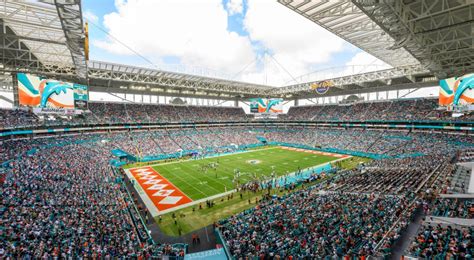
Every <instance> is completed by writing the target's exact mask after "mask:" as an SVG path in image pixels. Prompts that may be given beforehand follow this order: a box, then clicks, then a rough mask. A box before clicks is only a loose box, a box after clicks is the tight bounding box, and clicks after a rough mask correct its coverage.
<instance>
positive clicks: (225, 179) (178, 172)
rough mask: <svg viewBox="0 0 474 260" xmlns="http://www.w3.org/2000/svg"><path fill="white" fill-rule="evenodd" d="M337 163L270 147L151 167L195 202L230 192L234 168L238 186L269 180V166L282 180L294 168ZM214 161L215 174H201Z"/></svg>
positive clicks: (320, 157) (316, 156)
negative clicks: (204, 167) (261, 177)
mask: <svg viewBox="0 0 474 260" xmlns="http://www.w3.org/2000/svg"><path fill="white" fill-rule="evenodd" d="M337 159H338V158H336V157H333V156H325V155H315V154H312V153H306V152H297V151H291V150H286V149H282V148H279V147H270V148H264V149H259V150H254V151H249V152H245V153H237V154H232V155H225V156H219V157H214V158H207V159H201V160H189V161H184V162H171V163H163V164H159V165H155V166H152V167H153V169H155V170H156V171H157V172H158V173H159V174H160V175H161V176H163V177H165V178H166V179H168V180H169V181H170V182H171V183H173V184H174V185H175V186H176V187H177V188H179V189H180V190H181V191H182V192H184V193H185V194H186V195H187V196H188V197H190V198H191V199H192V200H199V199H203V198H207V197H210V196H213V195H216V194H220V193H224V192H225V191H226V187H227V191H230V190H232V189H234V188H235V187H234V184H233V182H232V180H233V179H234V169H236V168H238V169H239V170H240V172H241V173H240V178H239V181H240V183H246V182H248V181H251V180H253V178H254V174H256V175H257V178H259V177H260V176H262V175H263V176H268V177H270V175H271V172H272V166H274V167H275V173H276V175H277V176H282V175H286V174H287V173H291V172H295V171H297V170H298V167H300V168H301V169H304V168H308V167H312V166H316V165H319V164H323V163H327V162H330V161H334V160H337ZM250 160H258V161H259V163H258V164H250V163H249V162H248V161H250ZM217 161H218V162H219V166H218V167H217V170H214V169H209V170H208V171H207V172H203V171H202V170H201V169H202V166H204V165H208V164H209V163H213V162H217ZM216 176H217V178H216Z"/></svg>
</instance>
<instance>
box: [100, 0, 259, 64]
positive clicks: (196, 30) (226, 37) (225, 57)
mask: <svg viewBox="0 0 474 260" xmlns="http://www.w3.org/2000/svg"><path fill="white" fill-rule="evenodd" d="M115 5H116V8H117V12H113V13H110V14H107V15H105V16H104V25H105V27H106V28H107V30H108V31H109V33H110V34H111V35H113V37H115V38H117V39H119V40H120V41H121V42H123V43H125V44H126V45H127V46H129V47H131V48H132V49H133V50H135V51H137V52H138V53H140V54H142V55H144V56H146V57H147V58H149V59H151V60H153V61H154V62H157V63H159V62H160V61H161V60H162V59H163V58H165V57H177V58H179V60H180V61H181V63H182V64H185V65H188V66H202V67H205V68H209V69H215V70H219V71H223V72H228V73H235V71H238V70H239V69H240V68H241V67H242V66H243V65H242V64H247V63H249V62H251V61H252V60H254V58H255V56H254V55H255V54H254V52H253V49H252V45H251V42H250V40H249V39H248V37H244V36H240V35H238V34H237V33H235V32H229V31H227V18H228V17H227V12H226V10H225V8H224V6H223V5H222V2H221V1H220V0H128V1H124V0H116V2H115ZM93 44H94V45H95V46H97V47H99V48H102V49H105V50H107V51H109V52H112V53H114V54H119V55H135V54H134V53H133V52H131V51H129V50H128V49H127V48H125V47H124V46H123V45H121V44H120V43H118V42H116V41H114V40H112V39H108V40H107V41H94V42H93Z"/></svg>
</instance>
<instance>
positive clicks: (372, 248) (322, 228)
mask: <svg viewBox="0 0 474 260" xmlns="http://www.w3.org/2000/svg"><path fill="white" fill-rule="evenodd" d="M413 210H414V207H413V205H412V204H411V202H410V200H408V199H406V198H404V197H398V196H377V195H373V194H367V195H361V194H342V193H328V194H319V193H318V192H317V190H315V189H308V190H303V191H299V192H296V193H292V194H290V195H286V196H283V197H281V198H273V199H270V200H268V201H264V202H262V203H260V204H259V205H258V206H257V207H255V208H253V209H250V210H247V211H245V212H243V213H240V214H237V215H234V216H232V217H230V218H228V219H225V220H223V221H221V222H220V223H219V224H220V230H221V232H222V234H223V236H224V238H225V240H226V243H227V244H228V246H229V248H230V251H231V254H232V255H233V256H235V257H236V258H241V259H252V258H260V259H267V258H275V259H302V258H308V259H314V258H317V257H319V258H324V257H326V256H328V257H335V258H342V257H344V256H348V257H367V256H369V255H374V254H375V253H376V251H377V250H378V249H380V248H383V246H382V245H379V248H378V244H379V243H381V241H382V238H383V237H384V236H386V235H387V236H388V237H387V241H388V242H387V243H390V241H393V240H392V238H393V239H396V238H397V236H398V233H397V232H389V229H390V228H391V227H392V225H394V223H395V222H396V221H397V220H399V219H400V218H403V219H405V218H409V217H410V216H411V214H412V212H413ZM399 223H407V222H406V221H399ZM402 228H403V227H400V229H402ZM385 246H387V245H385Z"/></svg>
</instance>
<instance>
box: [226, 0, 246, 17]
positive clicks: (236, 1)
mask: <svg viewBox="0 0 474 260" xmlns="http://www.w3.org/2000/svg"><path fill="white" fill-rule="evenodd" d="M242 1H243V0H229V2H227V11H228V12H229V15H234V14H240V13H242V11H243V9H244V7H243V3H242Z"/></svg>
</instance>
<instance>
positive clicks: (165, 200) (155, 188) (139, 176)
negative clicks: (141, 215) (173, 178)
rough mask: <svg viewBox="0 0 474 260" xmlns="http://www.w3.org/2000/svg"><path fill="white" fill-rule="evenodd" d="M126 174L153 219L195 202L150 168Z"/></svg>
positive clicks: (135, 169)
mask: <svg viewBox="0 0 474 260" xmlns="http://www.w3.org/2000/svg"><path fill="white" fill-rule="evenodd" d="M125 172H126V173H127V176H128V177H129V179H130V180H131V181H132V183H133V186H134V187H135V189H136V190H137V191H138V194H139V195H140V197H141V199H142V200H143V202H144V203H145V205H146V206H147V208H148V209H149V210H150V213H151V215H152V216H153V217H155V216H157V215H159V214H161V213H162V212H163V211H168V210H171V209H173V208H175V207H178V206H182V205H185V204H188V203H191V202H192V201H193V200H192V199H191V198H189V197H188V196H186V194H184V192H182V191H181V190H180V189H179V188H177V187H176V186H174V185H173V184H172V183H171V182H169V181H168V180H167V179H166V178H164V177H163V176H161V175H160V174H159V173H158V172H157V171H155V170H154V169H153V168H151V167H149V166H146V167H139V168H133V169H128V170H125Z"/></svg>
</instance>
